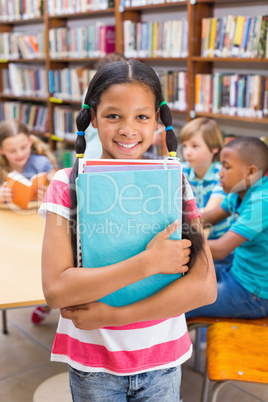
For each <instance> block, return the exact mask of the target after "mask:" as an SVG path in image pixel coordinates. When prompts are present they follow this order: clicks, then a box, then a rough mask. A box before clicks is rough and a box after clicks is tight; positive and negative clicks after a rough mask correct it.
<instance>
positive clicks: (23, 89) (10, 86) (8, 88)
mask: <svg viewBox="0 0 268 402" xmlns="http://www.w3.org/2000/svg"><path fill="white" fill-rule="evenodd" d="M2 77H3V79H4V80H5V81H3V92H4V93H5V94H8V95H15V96H23V95H24V96H36V97H47V95H48V93H47V77H46V69H45V67H37V66H29V65H26V64H25V65H24V64H15V63H9V65H8V68H7V69H6V68H4V69H3V70H2Z"/></svg>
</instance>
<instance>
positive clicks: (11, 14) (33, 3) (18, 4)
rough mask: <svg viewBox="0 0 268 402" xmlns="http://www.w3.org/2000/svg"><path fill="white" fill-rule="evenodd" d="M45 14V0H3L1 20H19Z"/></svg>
mask: <svg viewBox="0 0 268 402" xmlns="http://www.w3.org/2000/svg"><path fill="white" fill-rule="evenodd" d="M43 15H44V0H1V1H0V21H15V20H17V21H19V20H22V19H25V20H26V19H32V18H40V17H43Z"/></svg>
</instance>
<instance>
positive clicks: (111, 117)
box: [107, 114, 119, 120]
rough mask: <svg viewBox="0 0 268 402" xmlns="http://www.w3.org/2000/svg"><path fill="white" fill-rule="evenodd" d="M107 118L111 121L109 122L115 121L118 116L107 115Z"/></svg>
mask: <svg viewBox="0 0 268 402" xmlns="http://www.w3.org/2000/svg"><path fill="white" fill-rule="evenodd" d="M107 118H108V119H111V120H116V119H119V116H118V114H109V115H108V116H107Z"/></svg>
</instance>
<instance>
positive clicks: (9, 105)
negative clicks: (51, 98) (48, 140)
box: [0, 102, 48, 133]
mask: <svg viewBox="0 0 268 402" xmlns="http://www.w3.org/2000/svg"><path fill="white" fill-rule="evenodd" d="M12 119H15V120H20V121H21V122H22V123H23V124H25V125H26V126H27V127H28V128H29V129H30V130H34V131H39V132H42V133H45V132H46V131H48V110H47V107H46V106H40V105H31V104H30V103H21V102H0V120H1V121H2V120H12Z"/></svg>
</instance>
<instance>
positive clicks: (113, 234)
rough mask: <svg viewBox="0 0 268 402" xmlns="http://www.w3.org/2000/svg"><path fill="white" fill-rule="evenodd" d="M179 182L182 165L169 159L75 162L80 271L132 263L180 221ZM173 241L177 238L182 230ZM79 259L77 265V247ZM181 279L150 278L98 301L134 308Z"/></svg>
mask: <svg viewBox="0 0 268 402" xmlns="http://www.w3.org/2000/svg"><path fill="white" fill-rule="evenodd" d="M181 180H182V167H181V164H180V163H179V162H177V161H172V160H171V161H169V160H165V161H163V160H162V161H160V160H134V161H130V160H86V159H81V160H79V175H78V179H77V181H76V188H77V198H78V208H77V210H78V231H79V236H78V245H80V244H81V254H82V266H83V267H88V269H90V267H94V268H98V267H102V266H108V265H111V264H115V263H118V262H120V261H123V260H126V259H128V258H131V257H133V256H135V255H137V254H138V253H140V252H142V251H144V250H145V248H146V246H147V244H148V243H149V242H150V241H151V240H152V238H153V237H154V236H155V235H156V234H157V233H159V232H160V231H162V230H164V229H165V227H166V226H168V224H170V223H172V222H173V221H174V220H175V219H181ZM171 238H173V239H180V238H181V231H180V229H178V231H177V232H175V233H174V234H173V235H172V236H171ZM78 257H79V261H80V262H81V256H80V247H78ZM180 276H181V275H180V274H175V275H172V274H170V275H167V274H157V275H152V276H150V277H148V278H145V279H143V280H141V281H138V282H135V283H133V284H131V285H129V286H126V287H124V288H122V289H119V290H117V291H116V292H113V293H111V294H109V295H107V296H105V297H103V298H102V299H100V301H102V302H104V303H107V304H110V305H112V306H122V305H127V304H130V303H134V302H136V301H138V300H141V299H143V298H146V297H149V296H150V295H152V294H154V293H155V292H157V291H159V290H160V289H162V288H163V287H165V286H167V285H168V284H169V283H171V282H173V281H174V280H176V279H178V278H179V277H180Z"/></svg>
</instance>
